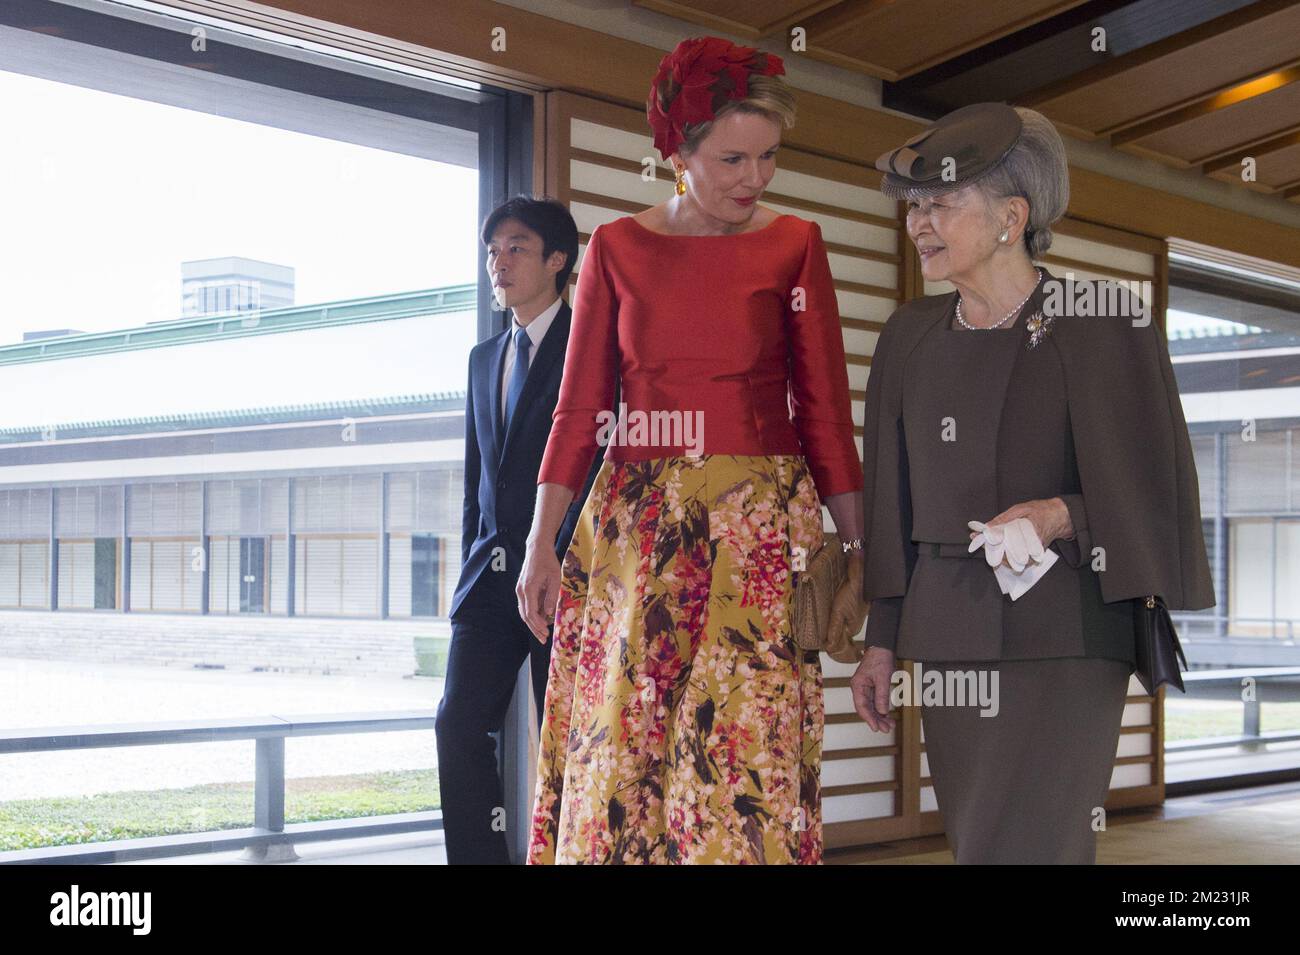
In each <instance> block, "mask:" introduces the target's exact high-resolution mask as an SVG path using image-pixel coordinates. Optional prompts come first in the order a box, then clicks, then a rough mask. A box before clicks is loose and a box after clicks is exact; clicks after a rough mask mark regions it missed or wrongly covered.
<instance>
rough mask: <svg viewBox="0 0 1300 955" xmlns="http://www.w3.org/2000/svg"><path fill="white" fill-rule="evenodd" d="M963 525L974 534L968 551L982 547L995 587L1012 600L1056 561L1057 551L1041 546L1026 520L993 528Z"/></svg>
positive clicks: (978, 524)
mask: <svg viewBox="0 0 1300 955" xmlns="http://www.w3.org/2000/svg"><path fill="white" fill-rule="evenodd" d="M966 526H967V527H969V528H970V529H971V530H973V531H976V532H977V533H976V535H975V538H974V539H973V540H972V541H971V543H970V548H969V549H968V551H967V552H968V553H974V552H975V549H976V548H978V547H983V548H984V560H985V562H986V563H987V564H988V565H989V566H990V567H992V568H993V573H994V575H995V576H996V577H997V580H998V588H999V589H1000V590H1001V591H1002V592H1003V593H1004V594H1007V595H1008V596H1010V597H1011V599H1012V600H1016V599H1018V598H1020V597H1021V596H1022V595H1023V594H1024V593H1025V592H1026V591H1028V590H1029V588H1030V587H1032V586H1034V584H1036V583H1038V581H1039V579H1041V578H1042V576H1043V574H1045V573H1047V571H1048V570H1050V569H1051V567H1052V565H1053V564H1055V563H1056V561H1057V555H1056V552H1055V551H1052V550H1047V549H1046V548H1045V547H1043V542H1042V541H1040V540H1039V539H1038V532H1037V531H1035V530H1034V525H1033V522H1032V521H1030V520H1029V518H1027V517H1017V518H1016V519H1015V520H1013V521H1009V522H1007V523H1005V524H993V525H989V524H984V523H981V522H980V521H967V522H966ZM1004 557H1005V558H1006V563H1003V558H1004ZM1008 564H1009V565H1010V566H1007V565H1008Z"/></svg>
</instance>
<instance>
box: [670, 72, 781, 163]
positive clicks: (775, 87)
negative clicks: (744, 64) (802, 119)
mask: <svg viewBox="0 0 1300 955" xmlns="http://www.w3.org/2000/svg"><path fill="white" fill-rule="evenodd" d="M736 112H739V113H758V114H759V115H763V116H767V117H768V118H770V119H774V120H776V121H777V122H779V123H780V124H781V127H782V128H783V129H792V128H794V121H795V107H794V96H793V94H791V92H790V87H788V86H787V85H786V83H785V80H783V79H781V77H779V76H763V75H762V74H761V73H754V74H751V75H750V77H749V92H748V95H746V96H745V97H744V98H743V99H731V100H727V101H726V102H725V103H723V104H722V106H720V107H719V108H718V110H717V112H716V113H714V115H713V119H710V120H705V121H704V122H702V123H687V124H686V125H685V126H683V127H682V143H681V145H680V146H679V147H678V150H677V151H678V152H679V153H681V155H682V156H687V155H690V154H691V153H693V152H694V151H695V150H696V149H698V148H699V146H700V142H701V141H702V140H703V139H704V137H705V136H707V135H709V130H710V129H712V128H713V124H714V123H716V122H717V121H718V120H720V119H722V117H724V116H726V115H727V114H728V113H736Z"/></svg>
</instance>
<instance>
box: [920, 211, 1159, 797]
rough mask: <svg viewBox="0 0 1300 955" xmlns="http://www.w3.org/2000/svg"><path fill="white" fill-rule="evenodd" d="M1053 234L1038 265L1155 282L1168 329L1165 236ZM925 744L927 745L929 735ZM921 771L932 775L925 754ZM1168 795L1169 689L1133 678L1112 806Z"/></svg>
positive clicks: (1065, 226)
mask: <svg viewBox="0 0 1300 955" xmlns="http://www.w3.org/2000/svg"><path fill="white" fill-rule="evenodd" d="M1053 233H1054V237H1053V240H1052V246H1051V248H1050V249H1048V250H1047V253H1046V254H1045V255H1044V256H1043V258H1042V259H1040V260H1037V264H1038V265H1042V266H1045V267H1046V268H1048V269H1050V270H1051V271H1052V273H1053V274H1055V275H1056V276H1057V277H1058V278H1062V279H1064V278H1065V277H1066V273H1067V272H1072V273H1074V277H1075V279H1076V280H1077V281H1082V280H1084V279H1110V280H1113V281H1125V282H1132V281H1138V282H1144V281H1145V282H1150V283H1151V285H1150V296H1151V302H1152V314H1151V319H1152V321H1154V322H1156V323H1157V325H1159V326H1160V327H1161V328H1163V327H1164V322H1165V304H1166V302H1167V301H1168V299H1169V289H1168V269H1167V264H1166V263H1167V251H1166V248H1165V243H1164V242H1163V241H1162V240H1160V239H1153V238H1150V237H1149V236H1142V235H1134V234H1133V233H1130V232H1123V231H1120V230H1118V229H1112V228H1108V227H1106V226H1099V225H1096V224H1093V223H1090V222H1082V221H1078V220H1075V219H1072V218H1070V217H1069V216H1067V217H1066V218H1065V219H1063V220H1062V221H1061V222H1059V223H1057V225H1056V226H1054V227H1053ZM909 244H910V243H909ZM905 259H906V263H907V268H908V269H909V270H914V271H913V274H914V276H915V277H916V278H917V279H918V281H917V284H918V285H919V284H922V283H921V282H920V281H919V277H920V265H919V263H918V262H917V261H916V256H915V254H913V253H912V250H911V249H910V248H909V249H908V250H907V254H906V256H905ZM924 286H925V294H927V295H938V294H943V293H947V292H951V291H952V285H951V284H949V283H947V282H925V283H924ZM921 742H922V744H924V740H923V739H922V740H921ZM921 769H922V772H923V773H925V774H927V775H928V768H927V766H926V763H925V760H924V758H923V759H922V761H921ZM1164 795H1165V794H1164V689H1163V688H1161V690H1160V695H1159V696H1158V697H1156V698H1152V697H1150V696H1148V695H1146V693H1145V691H1144V690H1143V689H1142V686H1141V684H1140V683H1138V681H1137V679H1136V678H1130V680H1129V696H1128V701H1127V704H1126V705H1125V707H1124V719H1123V725H1122V729H1121V731H1120V740H1119V747H1118V750H1117V751H1116V756H1115V771H1114V773H1113V775H1112V776H1111V783H1110V795H1109V797H1108V798H1107V800H1106V808H1108V809H1116V808H1121V807H1133V806H1149V805H1157V804H1159V803H1160V802H1162V801H1163V800H1164ZM921 797H922V804H923V806H928V807H930V808H933V806H934V797H933V791H932V790H931V789H930V788H929V786H928V785H927V786H925V787H924V788H923V789H922V791H921Z"/></svg>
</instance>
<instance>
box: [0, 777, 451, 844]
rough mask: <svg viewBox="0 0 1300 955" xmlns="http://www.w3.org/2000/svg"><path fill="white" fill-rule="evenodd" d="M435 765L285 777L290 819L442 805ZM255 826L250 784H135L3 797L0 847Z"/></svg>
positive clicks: (287, 818) (286, 815)
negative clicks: (53, 795) (152, 787)
mask: <svg viewBox="0 0 1300 955" xmlns="http://www.w3.org/2000/svg"><path fill="white" fill-rule="evenodd" d="M439 805H440V800H439V797H438V771H437V770H436V769H426V770H407V771H402V772H392V773H369V774H363V775H355V776H318V777H313V778H308V779H289V780H287V781H286V782H285V797H284V820H285V822H286V823H294V822H317V821H320V820H324V819H347V818H351V817H355V816H381V815H388V814H389V813H396V812H426V811H428V810H432V809H437V808H438V807H439ZM252 824H253V784H252V783H251V782H249V783H213V784H209V785H205V786H191V787H189V788H187V789H163V790H156V791H147V790H137V791H129V792H115V793H104V794H102V795H98V796H77V797H68V798H59V799H21V800H12V801H10V802H6V803H0V851H8V850H11V849H34V848H38V847H42V846H66V845H75V844H79V843H85V842H106V841H109V840H112V839H140V838H146V837H148V836H166V835H175V834H178V833H184V832H204V831H207V830H216V829H239V828H243V827H246V826H251V825H252Z"/></svg>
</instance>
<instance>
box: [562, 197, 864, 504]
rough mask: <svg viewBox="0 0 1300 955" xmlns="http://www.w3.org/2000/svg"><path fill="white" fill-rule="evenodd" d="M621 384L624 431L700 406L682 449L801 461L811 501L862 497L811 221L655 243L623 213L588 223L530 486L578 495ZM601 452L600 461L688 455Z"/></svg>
mask: <svg viewBox="0 0 1300 955" xmlns="http://www.w3.org/2000/svg"><path fill="white" fill-rule="evenodd" d="M620 378H621V381H622V393H621V395H620V401H621V403H622V404H624V405H626V413H627V417H628V419H629V427H628V431H629V432H631V425H630V422H631V420H632V418H633V417H634V416H633V413H634V412H643V413H648V412H652V411H680V412H682V413H683V415H686V414H691V415H694V414H695V412H697V411H701V412H703V421H702V423H703V429H702V434H703V441H702V445H703V447H702V448H700V447H695V448H694V450H699V451H701V453H706V454H742V455H751V454H752V455H759V454H803V455H805V456H806V458H807V461H808V467H809V470H810V471H811V473H812V476H813V481H814V483H815V484H816V486H817V493H818V495H819V496H820V497H822V498H826V497H829V496H831V495H833V494H840V493H843V492H845V491H857V490H860V489H861V488H862V464H861V461H860V460H859V458H858V451H857V446H856V444H855V443H854V440H853V413H852V406H851V404H850V400H849V376H848V368H847V367H846V365H845V361H844V340H843V338H842V336H841V332H840V315H839V306H838V303H837V302H836V298H835V287H834V284H833V281H832V278H831V271H830V263H829V262H828V261H827V259H826V247H825V245H824V244H823V242H822V236H821V228H820V226H818V225H817V223H815V222H809V221H807V220H805V219H801V218H799V217H798V216H792V215H783V216H780V217H778V218H777V219H774V220H773V221H772V222H771V223H770V224H769V225H767V226H765V227H764V228H762V229H758V230H755V231H753V232H742V233H736V234H732V235H665V234H662V233H658V232H653V231H651V230H649V229H647V228H646V227H645V226H643V225H641V224H640V223H639V222H637V221H636V220H635V219H633V218H632V217H631V216H624V217H623V218H621V219H616V220H614V221H613V222H610V223H607V224H604V225H600V226H597V227H596V229H595V230H594V231H593V232H592V234H591V239H590V241H589V242H588V243H587V251H586V255H585V257H584V258H583V261H582V268H581V270H580V272H579V273H578V283H577V289H576V292H575V296H574V304H573V317H572V327H571V329H570V332H569V343H568V347H567V351H566V352H565V357H564V376H563V379H562V380H561V384H560V394H559V400H558V402H557V403H556V406H555V412H554V414H553V416H552V418H553V422H552V426H551V434H550V438H549V439H548V440H547V443H546V451H545V453H544V454H543V456H542V466H541V470H540V471H539V473H538V476H537V483H538V484H543V483H547V482H554V483H557V484H563V485H565V486H566V487H568V488H570V489H571V490H572V491H573V492H574V493H575V494H578V493H580V492H581V489H582V487H583V485H584V483H585V479H586V476H587V473H588V471H589V469H590V467H591V463H592V460H593V458H594V456H595V453H596V451H597V450H598V448H599V446H600V443H601V440H600V437H599V435H598V429H599V428H600V425H601V424H602V422H603V421H605V420H606V419H605V418H598V415H599V413H600V412H601V411H602V410H603V411H605V412H607V413H608V412H610V411H617V410H618V409H616V408H614V405H613V402H614V390H615V385H616V383H617V382H618V381H619V380H620ZM648 418H649V415H648V414H645V415H644V417H643V420H645V419H648ZM694 420H699V418H695V419H694ZM606 443H607V447H606V451H605V457H606V458H607V459H608V460H611V461H636V460H646V459H648V458H656V457H667V456H672V455H682V454H686V453H687V452H688V450H690V449H689V448H688V447H687V445H686V442H685V441H683V442H681V443H678V444H667V443H652V444H628V443H620V441H619V439H618V437H617V436H615V437H614V438H613V439H610V440H607V442H606Z"/></svg>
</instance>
